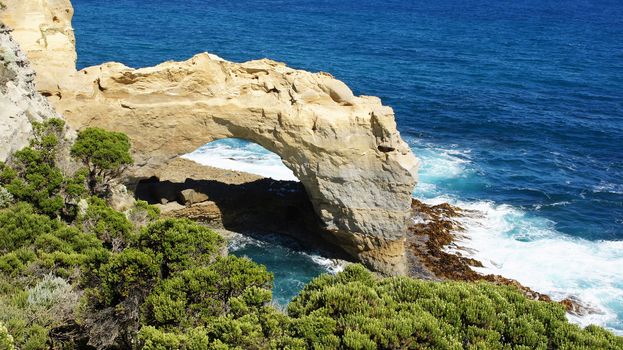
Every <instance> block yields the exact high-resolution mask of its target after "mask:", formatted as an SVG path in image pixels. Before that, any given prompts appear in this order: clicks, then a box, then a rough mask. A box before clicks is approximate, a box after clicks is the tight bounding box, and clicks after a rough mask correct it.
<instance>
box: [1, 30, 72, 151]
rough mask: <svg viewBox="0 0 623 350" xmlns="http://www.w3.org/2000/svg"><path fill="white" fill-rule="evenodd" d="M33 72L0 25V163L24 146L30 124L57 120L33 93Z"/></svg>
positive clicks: (26, 142) (58, 116)
mask: <svg viewBox="0 0 623 350" xmlns="http://www.w3.org/2000/svg"><path fill="white" fill-rule="evenodd" d="M34 79H35V72H34V70H33V69H32V68H31V67H30V64H29V63H28V59H27V58H26V55H25V54H24V53H23V52H22V51H21V49H20V47H19V45H18V44H17V42H15V41H14V40H13V38H12V37H11V35H10V30H9V29H8V28H7V27H5V26H4V25H3V24H2V23H0V161H2V162H4V161H6V160H7V158H8V156H9V155H10V154H11V153H13V152H15V151H17V150H19V149H21V148H23V147H25V146H27V145H28V142H29V139H30V137H31V136H32V122H40V121H42V120H45V119H48V118H60V115H58V114H57V113H56V111H55V110H54V108H53V107H52V106H51V105H50V104H49V103H48V101H47V100H46V99H45V98H44V97H43V96H41V95H40V94H39V93H38V92H37V90H36V89H35V83H34Z"/></svg>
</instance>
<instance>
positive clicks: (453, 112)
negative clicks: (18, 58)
mask: <svg viewBox="0 0 623 350" xmlns="http://www.w3.org/2000/svg"><path fill="white" fill-rule="evenodd" d="M74 6H75V10H76V15H75V21H74V24H75V27H76V29H77V31H76V34H77V47H78V56H79V62H78V64H79V66H80V67H85V66H88V65H94V64H99V63H102V62H105V61H110V60H115V61H121V62H123V63H125V64H127V65H130V66H133V67H141V66H149V65H153V64H156V63H158V62H160V61H163V60H166V59H178V60H180V59H187V58H188V57H190V56H192V55H193V54H195V53H198V52H201V51H209V52H211V53H214V54H217V55H219V56H221V57H223V58H225V59H229V60H234V61H244V60H250V59H255V58H259V57H270V58H272V59H275V60H279V61H284V62H287V63H288V64H289V65H290V66H293V67H296V68H302V69H307V70H311V71H327V72H330V73H331V74H333V75H334V76H336V77H337V78H339V79H341V80H343V81H345V82H346V83H347V84H348V85H349V86H351V87H352V88H353V90H354V92H355V93H356V94H366V95H377V96H379V97H381V98H382V99H383V102H384V103H385V104H387V105H390V106H392V107H393V108H394V110H395V111H396V119H397V121H398V126H399V129H400V131H401V133H402V136H403V137H404V138H405V139H406V141H407V142H408V143H409V144H410V145H411V147H412V149H413V150H414V152H415V153H416V155H417V156H418V157H419V158H420V159H421V160H422V162H423V166H422V170H421V183H420V184H419V185H418V187H417V188H416V189H415V192H414V195H415V196H417V197H419V198H423V199H425V200H426V201H429V202H431V203H434V202H439V201H450V202H454V203H457V204H459V205H462V206H465V207H468V208H472V209H475V210H477V214H474V216H473V217H471V218H467V219H466V220H465V222H464V224H465V226H466V227H467V228H468V230H467V236H469V240H466V241H465V242H464V244H465V246H467V247H468V248H470V251H471V252H472V253H471V254H472V255H474V256H475V257H476V258H478V259H480V260H482V261H483V262H484V263H485V266H486V268H485V270H486V271H487V272H495V273H501V274H503V275H505V276H508V277H511V278H516V279H518V280H519V281H520V282H522V283H524V284H526V285H528V286H530V287H532V288H534V289H536V290H539V291H542V292H545V293H549V294H551V295H553V296H554V297H557V298H562V297H565V296H569V295H573V296H576V297H579V298H580V299H582V300H583V301H585V302H589V303H592V304H593V305H595V306H597V307H598V308H599V309H601V310H602V311H603V314H601V315H593V316H591V317H587V318H582V319H577V320H576V321H577V322H580V323H582V324H586V323H591V322H594V323H599V324H602V325H605V326H607V327H610V328H612V329H614V330H618V331H619V332H623V284H622V283H623V282H621V281H623V279H622V278H621V277H623V276H622V271H623V241H622V240H623V152H622V151H621V146H622V145H623V142H622V140H623V3H621V2H620V1H604V0H596V1H588V0H587V1H581V0H569V1H549V0H542V1H541V0H539V1H537V0H518V1H513V2H491V1H489V2H486V1H478V0H467V1H465V0H463V1H458V0H440V1H435V2H427V3H423V2H416V1H404V0H402V1H399V0H388V1H383V2H379V1H371V0H363V1H362V0H358V1H356V0H343V1H328V0H316V1H309V0H298V1H294V0H291V1H287V0H257V1H249V0H241V1H208V0H186V1H183V2H180V1H164V0H154V1H145V0H117V1H109V2H102V1H97V0H74ZM232 145H233V146H239V147H238V149H237V150H236V147H230V146H232ZM248 147H250V146H248V145H245V144H237V145H236V142H233V143H231V142H230V144H227V143H225V144H217V145H216V146H214V145H213V146H208V147H207V148H204V149H203V151H204V152H203V155H199V156H200V157H204V158H205V157H208V158H211V161H214V159H217V160H218V158H219V157H220V158H223V159H225V158H227V155H228V154H231V152H235V153H236V155H237V157H238V158H236V159H238V160H239V163H247V165H241V166H249V165H248V163H252V164H257V163H258V159H257V158H252V157H257V154H258V152H256V150H251V151H250V153H249V155H250V157H251V156H252V157H251V158H249V159H254V160H252V161H247V160H245V159H244V158H245V157H244V154H243V153H244V152H245V151H244V148H248ZM217 148H218V150H217ZM241 149H242V151H241ZM240 152H243V153H242V156H241V153H240ZM259 154H261V152H259ZM221 155H223V156H222V157H221ZM195 156H197V154H195ZM265 156H266V157H267V158H266V160H261V161H260V162H259V163H261V164H263V165H264V169H263V170H262V171H263V172H264V173H271V174H276V173H275V172H274V171H277V169H278V166H279V164H278V159H277V160H276V159H275V158H270V156H269V155H268V154H267V153H266V155H265ZM260 158H262V157H260ZM273 166H274V167H273ZM281 171H282V172H283V171H284V170H283V169H282V170H281ZM275 176H277V175H275ZM248 254H249V255H252V256H253V257H254V258H255V259H258V260H259V259H262V258H263V257H265V256H268V255H271V256H277V257H280V256H282V255H283V254H281V253H279V252H270V251H266V250H264V249H263V248H261V247H258V248H257V250H256V251H255V252H254V253H253V252H250V253H248ZM306 264H307V263H302V262H299V261H298V260H289V259H287V258H285V257H284V258H283V259H278V258H277V259H273V260H272V261H271V262H269V263H268V266H269V268H270V269H274V270H278V269H287V270H289V271H291V272H292V273H293V275H294V276H296V275H297V274H299V275H300V276H301V281H303V280H305V279H306V278H307V277H304V276H308V275H309V274H308V272H306V268H307V267H306V266H307V265H306ZM318 266H321V265H318ZM299 271H301V272H300V273H299ZM312 274H313V273H312ZM294 279H295V280H296V277H295V278H294ZM292 285H294V284H292ZM279 293H280V292H276V295H277V297H278V298H279V297H280V296H279ZM284 295H285V294H284ZM284 298H285V299H287V298H286V297H284Z"/></svg>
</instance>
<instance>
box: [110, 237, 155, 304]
mask: <svg viewBox="0 0 623 350" xmlns="http://www.w3.org/2000/svg"><path fill="white" fill-rule="evenodd" d="M160 265H161V262H160V260H159V258H158V257H155V256H154V255H152V254H148V253H145V252H143V251H140V250H138V249H135V248H128V249H126V250H124V251H122V252H121V253H118V254H114V255H112V256H111V258H110V260H109V261H108V262H107V263H106V264H105V265H103V266H102V267H101V269H100V273H99V275H100V278H101V294H102V297H103V300H102V301H103V302H104V303H105V304H106V305H115V304H118V303H119V302H120V301H122V300H123V299H125V298H127V297H129V296H130V295H131V294H133V295H139V296H140V295H146V294H147V293H148V292H149V291H150V290H151V288H152V287H153V286H154V285H155V284H156V281H157V280H158V279H159V274H160Z"/></svg>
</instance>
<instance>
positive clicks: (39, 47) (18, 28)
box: [0, 0, 77, 97]
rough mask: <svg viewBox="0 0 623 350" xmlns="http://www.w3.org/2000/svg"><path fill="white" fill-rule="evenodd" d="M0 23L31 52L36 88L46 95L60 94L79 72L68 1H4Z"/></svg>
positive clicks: (71, 11)
mask: <svg viewBox="0 0 623 350" xmlns="http://www.w3.org/2000/svg"><path fill="white" fill-rule="evenodd" d="M2 3H4V5H5V9H4V12H2V11H0V22H3V23H4V24H5V25H6V26H7V27H9V28H11V29H12V30H13V36H14V37H15V38H16V39H17V41H18V42H19V43H20V45H21V46H22V48H23V49H24V51H26V52H27V53H28V58H30V61H31V64H32V66H33V68H34V69H35V71H36V72H37V81H36V83H37V89H38V90H39V91H40V92H41V93H43V94H44V95H45V96H51V95H54V96H57V97H59V96H60V91H61V90H62V89H63V88H66V87H68V86H70V85H71V81H72V80H73V75H74V74H75V72H76V58H77V55H76V50H75V38H74V32H73V28H72V26H71V18H72V16H73V14H74V10H73V7H72V6H71V3H70V2H69V0H43V1H42V0H37V1H32V0H2Z"/></svg>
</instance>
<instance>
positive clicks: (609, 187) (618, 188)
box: [593, 181, 623, 194]
mask: <svg viewBox="0 0 623 350" xmlns="http://www.w3.org/2000/svg"><path fill="white" fill-rule="evenodd" d="M593 192H596V193H598V192H601V193H613V194H623V184H614V183H608V182H603V181H602V182H601V183H600V184H599V185H596V186H593Z"/></svg>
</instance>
